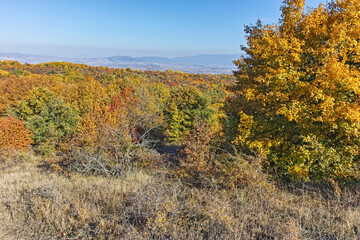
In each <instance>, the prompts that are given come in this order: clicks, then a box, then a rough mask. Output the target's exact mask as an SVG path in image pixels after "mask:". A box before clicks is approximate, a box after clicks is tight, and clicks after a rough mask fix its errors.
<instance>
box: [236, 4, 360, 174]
mask: <svg viewBox="0 0 360 240" xmlns="http://www.w3.org/2000/svg"><path fill="white" fill-rule="evenodd" d="M304 6H305V1H304V0H285V1H284V3H283V6H282V8H281V10H282V16H281V19H280V21H279V22H278V23H277V24H273V25H263V24H262V23H261V22H260V21H258V22H257V23H256V25H255V26H248V27H246V29H245V31H246V33H247V46H246V47H243V51H245V55H244V56H243V57H242V58H241V59H239V60H237V61H235V64H236V65H237V67H238V70H237V71H236V72H235V75H236V77H237V79H238V80H237V84H236V86H235V87H234V88H233V89H232V91H233V95H234V96H233V99H231V102H232V104H233V106H232V108H233V109H236V112H237V116H238V121H237V127H236V129H237V134H236V137H235V139H234V140H233V142H234V143H235V144H237V145H238V146H239V147H240V148H242V149H243V150H244V149H245V150H246V151H249V152H252V153H256V154H260V155H263V156H265V157H266V159H267V160H266V165H267V166H268V169H270V170H273V171H274V172H275V171H276V172H277V173H280V174H281V175H282V176H283V177H285V178H289V179H292V180H315V181H321V180H323V179H329V178H332V179H338V180H340V179H342V180H349V179H351V178H354V177H355V178H357V177H359V150H360V149H359V146H360V1H358V0H338V1H333V2H330V3H327V4H326V5H319V6H318V7H317V8H312V9H310V8H309V9H305V8H304ZM234 104H235V105H236V106H234Z"/></svg>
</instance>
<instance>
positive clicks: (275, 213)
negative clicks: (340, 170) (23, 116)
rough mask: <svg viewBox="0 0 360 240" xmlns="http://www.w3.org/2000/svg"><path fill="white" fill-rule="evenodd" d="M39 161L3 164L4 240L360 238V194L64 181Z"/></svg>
mask: <svg viewBox="0 0 360 240" xmlns="http://www.w3.org/2000/svg"><path fill="white" fill-rule="evenodd" d="M39 161H40V160H39V159H38V158H34V157H31V155H26V156H25V157H23V161H22V162H19V163H17V164H9V163H7V164H2V165H1V168H0V169H1V170H0V203H1V206H0V207H1V211H0V223H1V225H0V226H1V227H0V238H1V239H119V238H121V239H324V240H325V239H359V226H360V195H359V194H360V193H359V192H357V194H356V193H354V192H350V191H348V190H341V189H337V188H336V187H335V189H334V188H331V187H329V188H327V190H323V191H322V193H321V192H320V191H318V188H316V187H310V186H307V187H305V186H303V187H295V186H292V187H291V188H290V187H288V189H287V190H285V189H280V188H279V187H271V186H273V185H272V184H271V183H269V182H268V183H264V182H261V181H260V182H259V183H254V184H248V185H247V186H245V187H243V188H240V189H235V190H231V191H230V190H226V189H222V188H221V187H220V186H219V185H218V184H217V183H216V182H213V183H212V184H209V185H208V186H203V187H194V186H191V185H188V184H186V183H184V182H182V181H180V180H178V179H176V178H174V177H173V176H172V175H171V174H170V169H166V168H164V169H161V170H156V171H145V170H141V169H133V170H132V171H129V172H128V173H126V174H125V175H124V176H121V177H117V178H112V179H108V178H104V177H86V176H83V175H77V174H73V175H71V176H64V175H59V174H58V173H55V172H50V171H49V170H44V169H43V168H40V167H39ZM258 184H259V185H258Z"/></svg>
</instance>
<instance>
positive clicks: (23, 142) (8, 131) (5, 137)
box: [0, 116, 32, 150]
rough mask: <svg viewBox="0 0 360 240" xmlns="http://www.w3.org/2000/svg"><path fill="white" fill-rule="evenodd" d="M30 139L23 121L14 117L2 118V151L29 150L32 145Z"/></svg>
mask: <svg viewBox="0 0 360 240" xmlns="http://www.w3.org/2000/svg"><path fill="white" fill-rule="evenodd" d="M30 137H31V132H30V131H29V130H28V129H26V128H25V126H24V122H23V121H21V120H19V119H16V118H14V117H12V116H8V117H6V118H0V149H14V150H27V149H28V147H29V146H30V144H31V143H32V140H31V138H30Z"/></svg>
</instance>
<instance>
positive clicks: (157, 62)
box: [0, 53, 240, 74]
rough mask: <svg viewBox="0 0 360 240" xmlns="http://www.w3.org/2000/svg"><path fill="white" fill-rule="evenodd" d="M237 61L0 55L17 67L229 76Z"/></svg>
mask: <svg viewBox="0 0 360 240" xmlns="http://www.w3.org/2000/svg"><path fill="white" fill-rule="evenodd" d="M239 58H240V54H228V55H225V54H223V55H208V54H203V55H196V56H188V57H175V58H166V57H131V56H113V57H107V58H67V57H54V56H41V55H28V54H20V53H0V60H14V61H19V62H21V63H32V64H36V63H44V62H72V63H83V64H87V65H90V66H106V67H112V68H131V69H140V70H154V71H158V70H159V71H164V70H169V69H172V70H174V71H183V72H189V73H213V74H222V73H225V74H232V71H233V70H235V69H236V66H235V65H234V64H233V63H232V61H234V60H237V59H239Z"/></svg>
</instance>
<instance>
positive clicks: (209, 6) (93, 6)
mask: <svg viewBox="0 0 360 240" xmlns="http://www.w3.org/2000/svg"><path fill="white" fill-rule="evenodd" d="M320 2H325V1H323V0H307V4H308V5H309V6H317V5H318V4H319V3H320ZM281 4H282V0H0V22H1V24H0V52H18V53H28V54H38V55H53V56H67V57H106V56H113V55H132V56H149V55H156V56H168V57H173V56H185V55H195V54H205V53H206V54H237V53H240V47H239V46H240V45H241V44H244V43H245V38H244V31H243V29H244V25H248V24H252V23H255V21H256V20H257V19H261V20H262V21H263V22H264V23H273V22H277V20H278V19H279V17H280V14H281V13H280V6H281Z"/></svg>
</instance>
